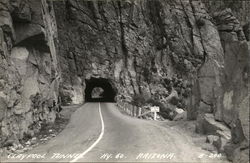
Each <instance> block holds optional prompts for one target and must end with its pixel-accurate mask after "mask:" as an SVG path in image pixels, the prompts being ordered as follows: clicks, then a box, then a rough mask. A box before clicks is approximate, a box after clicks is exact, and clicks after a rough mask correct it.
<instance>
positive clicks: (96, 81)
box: [85, 77, 117, 102]
mask: <svg viewBox="0 0 250 163" xmlns="http://www.w3.org/2000/svg"><path fill="white" fill-rule="evenodd" d="M85 83H86V88H85V102H116V101H115V96H116V93H117V91H116V90H115V88H114V87H113V86H112V84H111V82H110V80H108V79H105V78H93V77H92V78H90V79H86V80H85ZM95 88H101V89H102V90H103V92H101V94H100V96H99V97H94V96H93V90H94V89H95Z"/></svg>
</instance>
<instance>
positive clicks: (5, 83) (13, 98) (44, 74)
mask: <svg viewBox="0 0 250 163" xmlns="http://www.w3.org/2000/svg"><path fill="white" fill-rule="evenodd" d="M56 36H57V30H56V22H55V17H54V10H53V6H52V4H51V3H49V2H47V1H46V0H37V1H28V0H17V1H9V0H3V1H1V3H0V56H1V58H0V62H1V63H0V64H1V66H0V147H6V146H11V145H18V144H19V140H22V139H25V138H28V137H31V136H33V135H34V134H35V133H37V132H39V130H40V129H41V125H42V124H44V123H50V122H51V123H53V122H54V120H55V117H56V111H55V109H56V106H57V100H58V92H59V91H58V87H59V79H60V76H59V70H58V63H57V54H56V48H55V44H54V40H55V39H56Z"/></svg>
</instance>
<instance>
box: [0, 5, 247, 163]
mask: <svg viewBox="0 0 250 163" xmlns="http://www.w3.org/2000/svg"><path fill="white" fill-rule="evenodd" d="M249 6H250V3H249V1H234V0H232V1H228V0H221V1H217V0H198V1H194V0H185V1H180V0H170V1H167V0H166V1H163V0H154V1H151V0H124V1H83V0H63V1H54V2H53V5H52V2H50V1H46V0H36V1H31V0H19V1H12V0H11V1H9V0H4V1H3V2H1V3H0V9H1V10H0V17H1V19H0V27H1V30H0V38H1V39H0V43H1V48H0V50H1V54H2V58H1V62H2V64H1V65H2V66H1V69H0V71H1V73H0V74H1V80H0V81H1V89H0V91H1V93H0V95H1V96H0V97H1V98H0V103H1V104H0V107H1V108H0V121H1V135H3V136H1V142H2V143H1V144H6V143H9V142H10V143H12V141H13V140H15V141H16V140H18V139H22V138H23V136H24V135H25V134H28V135H30V134H31V135H32V134H33V132H36V131H38V130H39V125H40V124H41V123H42V122H45V123H47V122H50V121H53V120H54V118H55V111H54V110H56V109H57V105H58V97H59V99H61V100H60V101H62V103H63V104H79V103H83V102H84V99H85V91H84V90H85V87H86V83H87V82H86V81H89V80H90V79H91V78H101V79H105V80H106V81H108V82H109V83H110V85H112V88H113V90H114V91H115V92H116V93H117V96H116V101H117V102H121V103H124V102H126V103H128V104H129V105H136V106H138V107H139V106H140V107H141V106H143V105H146V104H151V105H158V106H160V115H161V116H162V117H164V118H167V119H170V120H172V119H174V117H175V116H176V114H177V113H176V109H180V108H181V109H183V110H184V111H186V112H187V117H188V119H189V120H196V121H197V126H196V131H197V132H198V133H201V134H206V135H215V136H216V138H217V139H218V140H217V141H214V144H215V146H216V147H217V148H218V150H219V151H220V152H225V153H226V154H227V155H228V158H229V159H230V160H232V161H234V162H246V161H247V160H248V154H249V98H250V97H249V96H250V95H249V94H250V93H249V90H248V87H249V76H250V75H249V66H250V58H249V57H250V42H249V38H250V32H249V31H250V25H249V24H250V18H249V15H250V7H249ZM55 40H57V41H55ZM55 45H56V46H55Z"/></svg>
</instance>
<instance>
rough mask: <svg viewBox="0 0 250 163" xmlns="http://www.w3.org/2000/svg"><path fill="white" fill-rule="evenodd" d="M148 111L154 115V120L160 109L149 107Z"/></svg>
mask: <svg viewBox="0 0 250 163" xmlns="http://www.w3.org/2000/svg"><path fill="white" fill-rule="evenodd" d="M150 111H151V112H153V113H154V120H156V113H157V112H159V111H160V108H159V107H158V106H152V107H150Z"/></svg>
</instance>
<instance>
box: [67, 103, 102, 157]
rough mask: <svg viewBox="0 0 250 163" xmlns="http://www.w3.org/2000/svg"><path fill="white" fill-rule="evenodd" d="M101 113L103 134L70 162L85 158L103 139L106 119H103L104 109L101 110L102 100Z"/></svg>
mask: <svg viewBox="0 0 250 163" xmlns="http://www.w3.org/2000/svg"><path fill="white" fill-rule="evenodd" d="M99 113H100V118H101V123H102V131H101V134H100V135H99V137H98V139H97V140H96V141H95V142H94V143H93V144H92V145H91V146H90V147H89V148H88V149H87V150H85V151H84V152H83V153H81V154H80V155H79V156H78V157H76V158H74V159H73V160H71V161H70V162H76V161H77V160H79V159H80V158H83V156H84V155H85V154H87V153H88V152H89V151H91V150H92V149H93V148H94V147H95V146H96V145H97V144H98V143H99V141H100V140H101V139H102V137H103V134H104V121H103V117H102V111H101V104H100V102H99Z"/></svg>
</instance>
